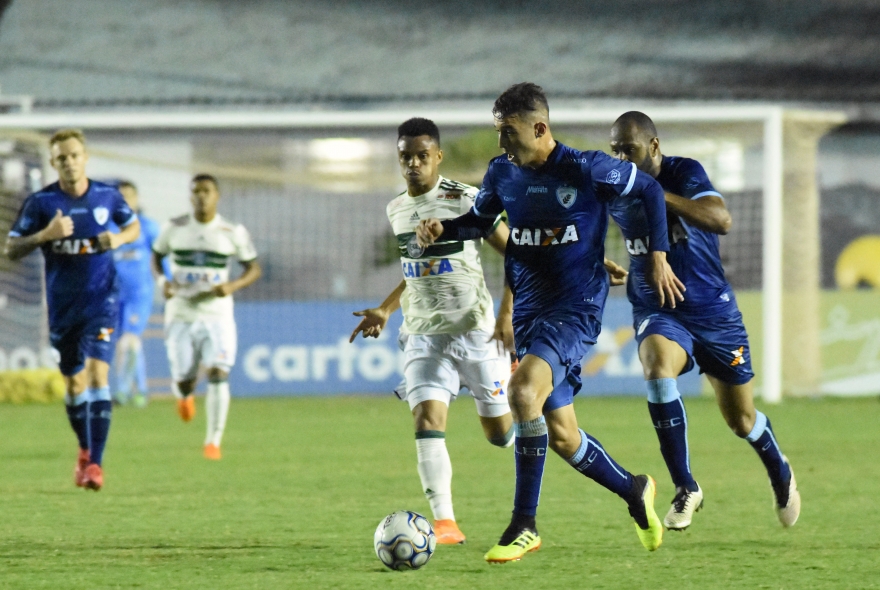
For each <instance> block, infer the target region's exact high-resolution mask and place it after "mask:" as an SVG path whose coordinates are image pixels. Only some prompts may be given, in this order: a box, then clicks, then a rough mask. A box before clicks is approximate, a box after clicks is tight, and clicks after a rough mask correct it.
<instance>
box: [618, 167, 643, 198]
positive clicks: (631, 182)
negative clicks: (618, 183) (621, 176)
mask: <svg viewBox="0 0 880 590" xmlns="http://www.w3.org/2000/svg"><path fill="white" fill-rule="evenodd" d="M632 167H633V168H632V174H630V175H629V182H627V183H626V188H625V189H623V192H622V193H620V196H621V197H625V196H627V195H628V194H629V191H631V190H632V187H633V185H634V184H635V183H636V172H638V171H639V169H638V168H637V167H636V165H635V164H632Z"/></svg>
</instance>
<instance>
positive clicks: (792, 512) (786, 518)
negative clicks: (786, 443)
mask: <svg viewBox="0 0 880 590" xmlns="http://www.w3.org/2000/svg"><path fill="white" fill-rule="evenodd" d="M782 459H783V461H785V462H786V463H787V464H788V470H789V471H790V472H791V480H789V482H788V499H787V501H786V503H785V505H782V504H781V502H780V501H779V493H778V492H777V490H776V488H773V485H772V483H771V485H770V487H771V488H773V508H775V509H776V517H777V518H778V519H779V522H780V523H781V524H782V526H784V527H785V528H788V527H790V526H794V523H796V522H797V519H798V516H800V515H801V493H800V492H799V491H798V489H797V482H796V481H795V479H794V469H792V468H791V463H789V462H788V458H787V457H786V456H785V455H783V456H782Z"/></svg>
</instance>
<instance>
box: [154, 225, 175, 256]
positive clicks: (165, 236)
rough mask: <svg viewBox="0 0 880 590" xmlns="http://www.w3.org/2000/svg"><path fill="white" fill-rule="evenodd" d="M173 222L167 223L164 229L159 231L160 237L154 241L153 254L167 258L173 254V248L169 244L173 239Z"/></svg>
mask: <svg viewBox="0 0 880 590" xmlns="http://www.w3.org/2000/svg"><path fill="white" fill-rule="evenodd" d="M171 227H172V225H171V222H170V221H169V222H167V223H165V225H163V226H162V229H161V230H160V231H159V235H157V236H156V239H155V240H153V245H152V249H153V252H155V253H156V254H159V255H160V256H167V255H168V254H170V253H171V246H170V244H169V238H170V237H171V235H170V234H171Z"/></svg>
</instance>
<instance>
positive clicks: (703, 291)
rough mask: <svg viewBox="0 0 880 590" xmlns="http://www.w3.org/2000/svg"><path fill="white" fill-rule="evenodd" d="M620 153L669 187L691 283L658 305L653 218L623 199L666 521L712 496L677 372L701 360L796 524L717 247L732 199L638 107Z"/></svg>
mask: <svg viewBox="0 0 880 590" xmlns="http://www.w3.org/2000/svg"><path fill="white" fill-rule="evenodd" d="M611 153H612V154H613V155H615V156H617V157H618V158H620V159H622V160H625V161H628V162H632V163H634V164H635V165H636V166H638V168H639V170H642V171H643V172H645V173H647V174H650V175H651V176H653V177H654V178H656V179H657V181H658V182H659V183H660V186H662V187H663V190H664V191H666V208H667V211H668V219H669V242H670V250H669V264H670V265H671V266H672V270H673V271H674V272H675V274H676V275H677V276H678V277H679V278H681V280H682V281H683V282H684V285H685V286H686V288H687V299H686V300H685V301H684V302H682V303H681V304H679V305H678V306H677V307H676V308H675V309H674V310H670V309H662V308H661V307H660V306H658V305H657V302H656V300H655V299H654V297H653V296H652V294H651V292H650V290H649V287H648V283H647V281H646V272H647V270H648V265H647V259H646V254H647V251H648V248H649V241H648V229H649V228H648V225H647V223H646V218H645V214H644V212H643V211H642V207H641V203H639V202H637V201H628V200H626V199H619V200H617V201H615V202H614V204H613V205H612V206H611V215H612V217H613V218H614V220H615V221H616V222H617V223H618V225H620V227H621V230H622V232H623V236H624V238H625V239H626V246H627V249H628V250H629V254H630V273H629V281H628V284H627V296H628V297H629V300H630V302H632V305H633V327H634V328H635V330H636V341H637V342H638V345H639V359H640V360H641V362H642V367H643V369H644V374H645V385H646V388H647V391H648V410H649V412H650V414H651V421H652V422H653V424H654V428H655V430H656V432H657V438H658V439H659V440H660V451H661V453H662V454H663V458H664V460H665V461H666V466H667V467H668V468H669V474H670V475H671V476H672V481H673V483H675V497H674V498H673V500H672V507H671V508H670V509H669V512H668V513H667V515H666V518H664V520H663V524H665V525H666V527H667V528H668V529H670V530H684V529H686V528H687V527H688V526H689V525H690V524H691V520H692V518H693V515H694V512H696V511H697V510H699V509H700V507H701V506H702V504H703V490H702V489H701V488H700V486H699V485H697V482H696V481H695V480H694V477H693V475H692V474H691V468H690V457H689V454H688V441H687V415H686V413H685V408H684V403H683V402H682V400H681V395H680V394H679V392H678V388H677V386H676V381H675V380H676V378H677V377H678V376H679V375H680V374H682V373H686V372H687V371H690V370H691V369H692V368H693V367H694V364H696V365H697V366H699V368H700V372H702V373H705V374H706V377H707V378H708V379H709V383H711V384H712V388H713V389H714V390H715V396H716V398H717V400H718V406H719V408H720V409H721V414H722V415H723V416H724V420H725V421H726V422H727V425H728V426H730V429H731V430H733V432H734V434H736V435H737V436H739V437H740V438H745V439H746V440H747V441H749V444H751V445H752V448H754V449H755V451H756V452H757V453H758V456H759V457H760V458H761V461H762V462H763V463H764V466H765V467H766V468H767V475H769V476H770V484H771V487H772V488H773V493H774V500H775V506H776V515H777V517H778V518H779V522H781V523H782V525H783V526H785V527H789V526H792V525H793V524H794V523H795V522H796V521H797V519H798V515H799V514H800V507H801V498H800V494H799V493H798V490H797V484H796V483H795V479H794V473H793V472H792V470H791V466H790V465H789V463H788V460H787V459H786V457H785V456H784V455H783V454H782V451H781V450H780V448H779V444H778V443H777V441H776V435H775V434H774V433H773V430H772V428H771V427H770V420H768V419H767V416H765V415H764V414H763V413H762V412H760V411H758V410H756V409H755V403H754V400H753V396H752V377H753V376H754V373H753V372H752V363H751V355H750V354H749V340H748V335H747V334H746V329H745V326H744V325H743V320H742V314H741V313H740V311H739V308H738V307H737V305H736V297H735V296H734V294H733V289H732V288H731V286H730V284H729V283H728V282H727V279H726V278H725V277H724V269H723V268H722V267H721V257H720V255H719V253H718V234H726V233H727V231H728V230H729V229H730V223H731V220H730V214H729V213H728V211H727V208H726V207H725V205H724V199H723V198H722V197H721V194H720V193H718V191H716V190H715V188H714V187H713V186H712V183H711V182H710V181H709V178H708V177H707V176H706V172H705V171H704V170H703V167H702V166H701V165H700V163H699V162H697V161H695V160H691V159H688V158H681V157H675V156H664V155H663V154H662V153H661V152H660V140H659V139H658V138H657V130H656V129H655V127H654V123H653V121H651V119H650V118H649V117H648V116H647V115H645V114H643V113H640V112H636V111H630V112H628V113H624V114H623V115H621V116H620V118H618V119H617V121H616V122H615V123H614V126H613V127H612V128H611Z"/></svg>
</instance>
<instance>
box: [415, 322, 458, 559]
mask: <svg viewBox="0 0 880 590" xmlns="http://www.w3.org/2000/svg"><path fill="white" fill-rule="evenodd" d="M448 338H449V337H448V336H446V335H437V336H426V335H412V336H410V337H409V338H408V339H407V343H406V346H405V348H404V355H405V365H404V377H405V379H406V384H407V387H406V398H405V399H406V401H407V403H408V404H409V407H410V411H411V412H412V416H413V427H414V429H415V440H416V456H417V459H418V472H419V479H420V480H421V483H422V490H423V491H424V493H425V498H426V499H427V500H428V504H429V505H430V507H431V512H432V514H433V516H434V528H435V534H437V538H438V542H440V543H443V544H455V543H462V542H464V540H465V536H464V534H463V533H462V532H461V531H460V530H459V528H458V525H457V524H456V520H455V512H454V510H453V506H452V461H451V460H450V458H449V451H448V450H447V448H446V417H447V413H448V407H449V403H450V401H451V400H452V399H453V398H454V397H455V394H456V393H457V392H458V390H459V377H458V373H457V372H456V371H455V367H454V365H453V363H452V361H451V360H450V359H449V358H446V357H445V356H444V355H443V354H442V352H440V350H438V349H442V348H444V346H443V342H445V341H446V340H448ZM438 340H439V341H441V342H439V343H438V342H437V341H438Z"/></svg>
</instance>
